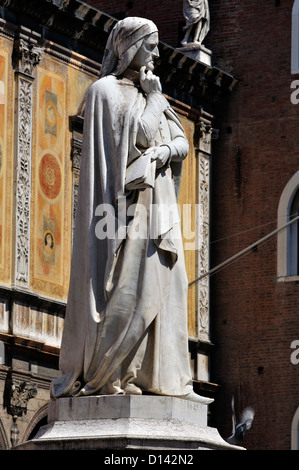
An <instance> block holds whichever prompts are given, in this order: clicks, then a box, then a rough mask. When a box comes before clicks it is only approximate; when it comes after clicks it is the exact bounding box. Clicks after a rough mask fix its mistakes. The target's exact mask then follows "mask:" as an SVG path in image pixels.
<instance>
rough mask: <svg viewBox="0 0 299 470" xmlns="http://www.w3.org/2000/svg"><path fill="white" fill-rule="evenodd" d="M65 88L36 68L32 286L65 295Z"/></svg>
mask: <svg viewBox="0 0 299 470" xmlns="http://www.w3.org/2000/svg"><path fill="white" fill-rule="evenodd" d="M65 112H66V86H65V82H64V80H63V79H62V77H61V76H58V75H55V74H53V73H51V72H49V71H44V70H43V69H39V73H38V100H37V120H36V122H37V129H36V132H37V139H36V154H35V160H34V168H35V182H34V183H35V199H34V204H35V211H34V213H35V218H34V281H33V283H34V287H35V288H38V289H39V290H41V291H43V290H44V291H46V293H47V294H49V295H54V296H58V297H61V296H62V295H63V292H64V288H63V283H64V276H63V252H64V236H63V234H64V223H65V220H64V207H65V198H64V179H65V178H64V174H65V160H66V150H65V149H66V129H65V123H66V119H65Z"/></svg>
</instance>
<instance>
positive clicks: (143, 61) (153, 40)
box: [130, 32, 159, 72]
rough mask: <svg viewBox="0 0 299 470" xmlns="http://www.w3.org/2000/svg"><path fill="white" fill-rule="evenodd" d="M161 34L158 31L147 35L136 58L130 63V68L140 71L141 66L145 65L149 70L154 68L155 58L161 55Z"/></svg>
mask: <svg viewBox="0 0 299 470" xmlns="http://www.w3.org/2000/svg"><path fill="white" fill-rule="evenodd" d="M158 44H159V36H158V33H156V32H155V33H152V34H150V35H149V36H146V37H145V38H144V40H143V43H142V45H141V47H140V48H139V50H138V51H137V53H136V55H135V57H134V59H133V60H132V62H131V64H130V68H132V69H133V70H136V71H138V72H139V70H140V69H141V67H143V66H145V67H146V69H147V70H154V68H155V63H154V61H155V59H156V58H157V57H159V50H158Z"/></svg>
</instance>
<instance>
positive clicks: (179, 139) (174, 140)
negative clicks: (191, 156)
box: [167, 119, 189, 162]
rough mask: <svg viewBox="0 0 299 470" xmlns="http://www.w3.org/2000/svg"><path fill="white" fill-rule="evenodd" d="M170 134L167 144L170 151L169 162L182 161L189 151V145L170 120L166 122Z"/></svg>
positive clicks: (177, 127)
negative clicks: (169, 140)
mask: <svg viewBox="0 0 299 470" xmlns="http://www.w3.org/2000/svg"><path fill="white" fill-rule="evenodd" d="M168 125H169V129H170V134H171V142H169V143H167V147H168V148H169V150H170V160H172V161H174V162H180V161H183V160H184V159H185V158H186V156H187V154H188V151H189V143H188V140H187V138H186V136H185V133H184V132H183V130H182V129H180V127H179V126H178V125H177V124H176V123H175V122H174V121H172V120H170V119H169V120H168Z"/></svg>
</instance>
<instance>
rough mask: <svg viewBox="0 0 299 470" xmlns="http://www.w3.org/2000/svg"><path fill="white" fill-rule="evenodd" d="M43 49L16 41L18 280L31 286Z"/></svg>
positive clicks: (16, 261)
mask: <svg viewBox="0 0 299 470" xmlns="http://www.w3.org/2000/svg"><path fill="white" fill-rule="evenodd" d="M41 57H42V53H41V49H40V48H38V47H36V46H35V45H33V44H31V43H30V42H27V41H25V40H24V39H23V38H21V39H20V38H19V39H17V40H16V41H15V44H14V52H13V62H14V65H15V69H16V75H17V116H18V118H17V130H16V144H17V145H16V148H17V155H16V253H15V267H16V272H15V280H16V283H17V284H20V285H22V286H27V285H28V284H29V251H30V200H31V147H32V93H33V80H34V73H35V67H36V65H37V64H39V62H40V61H41Z"/></svg>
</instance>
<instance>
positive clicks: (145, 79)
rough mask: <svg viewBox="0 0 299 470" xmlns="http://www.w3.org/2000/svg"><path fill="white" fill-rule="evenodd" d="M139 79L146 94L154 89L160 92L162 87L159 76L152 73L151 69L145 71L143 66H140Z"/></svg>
mask: <svg viewBox="0 0 299 470" xmlns="http://www.w3.org/2000/svg"><path fill="white" fill-rule="evenodd" d="M139 80H140V86H141V88H142V90H143V91H144V92H145V93H146V94H149V93H151V92H154V91H156V92H159V93H162V87H161V83H160V79H159V77H157V75H154V74H153V72H152V71H151V70H148V71H146V67H145V66H143V67H141V69H140V72H139Z"/></svg>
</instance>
